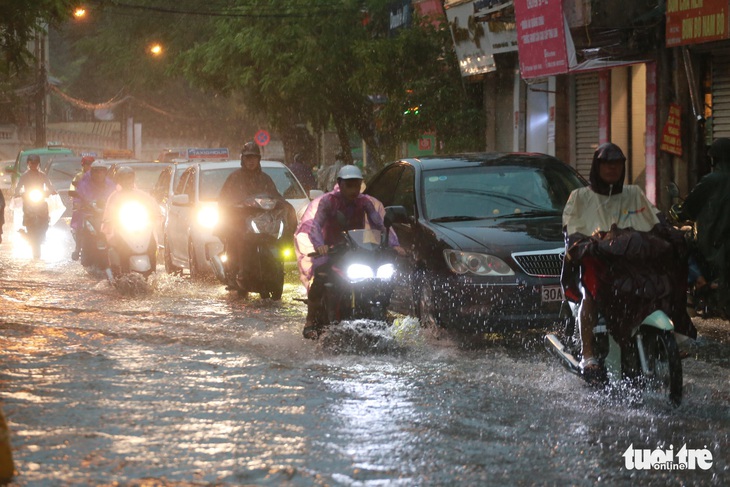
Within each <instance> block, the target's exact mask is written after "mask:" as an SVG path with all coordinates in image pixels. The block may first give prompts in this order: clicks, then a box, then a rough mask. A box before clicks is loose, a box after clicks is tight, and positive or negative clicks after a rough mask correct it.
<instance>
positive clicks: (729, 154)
mask: <svg viewBox="0 0 730 487" xmlns="http://www.w3.org/2000/svg"><path fill="white" fill-rule="evenodd" d="M707 155H709V156H710V157H712V165H713V166H715V165H717V164H718V163H725V162H726V161H730V139H728V138H726V137H721V138H719V139H716V140H715V141H714V142H713V143H712V145H711V146H710V150H709V151H707Z"/></svg>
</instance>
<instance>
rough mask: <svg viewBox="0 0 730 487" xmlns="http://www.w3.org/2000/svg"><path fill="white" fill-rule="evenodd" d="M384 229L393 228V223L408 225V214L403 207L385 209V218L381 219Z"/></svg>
mask: <svg viewBox="0 0 730 487" xmlns="http://www.w3.org/2000/svg"><path fill="white" fill-rule="evenodd" d="M383 220H384V222H385V226H386V227H391V226H393V224H394V223H408V222H409V219H408V212H407V211H406V207H405V206H388V207H386V208H385V218H384V219H383Z"/></svg>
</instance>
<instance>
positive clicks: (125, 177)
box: [115, 166, 134, 189]
mask: <svg viewBox="0 0 730 487" xmlns="http://www.w3.org/2000/svg"><path fill="white" fill-rule="evenodd" d="M115 179H116V183H117V184H118V185H119V186H121V187H122V188H124V189H132V187H133V186H134V169H132V168H131V167H129V166H122V167H120V168H119V170H118V171H117V174H116V175H115Z"/></svg>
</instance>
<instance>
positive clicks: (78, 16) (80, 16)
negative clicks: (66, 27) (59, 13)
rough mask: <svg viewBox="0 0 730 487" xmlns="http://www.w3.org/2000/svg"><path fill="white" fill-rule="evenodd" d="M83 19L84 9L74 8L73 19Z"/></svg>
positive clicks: (84, 15)
mask: <svg viewBox="0 0 730 487" xmlns="http://www.w3.org/2000/svg"><path fill="white" fill-rule="evenodd" d="M84 17H86V9H85V8H84V7H76V8H75V9H74V18H75V19H83V18H84Z"/></svg>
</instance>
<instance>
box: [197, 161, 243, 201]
mask: <svg viewBox="0 0 730 487" xmlns="http://www.w3.org/2000/svg"><path fill="white" fill-rule="evenodd" d="M236 169H238V168H237V167H225V168H218V169H206V170H204V171H200V201H217V200H218V195H220V192H221V188H222V187H223V183H225V182H226V178H228V176H229V175H230V174H231V173H232V172H233V171H235V170H236Z"/></svg>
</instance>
